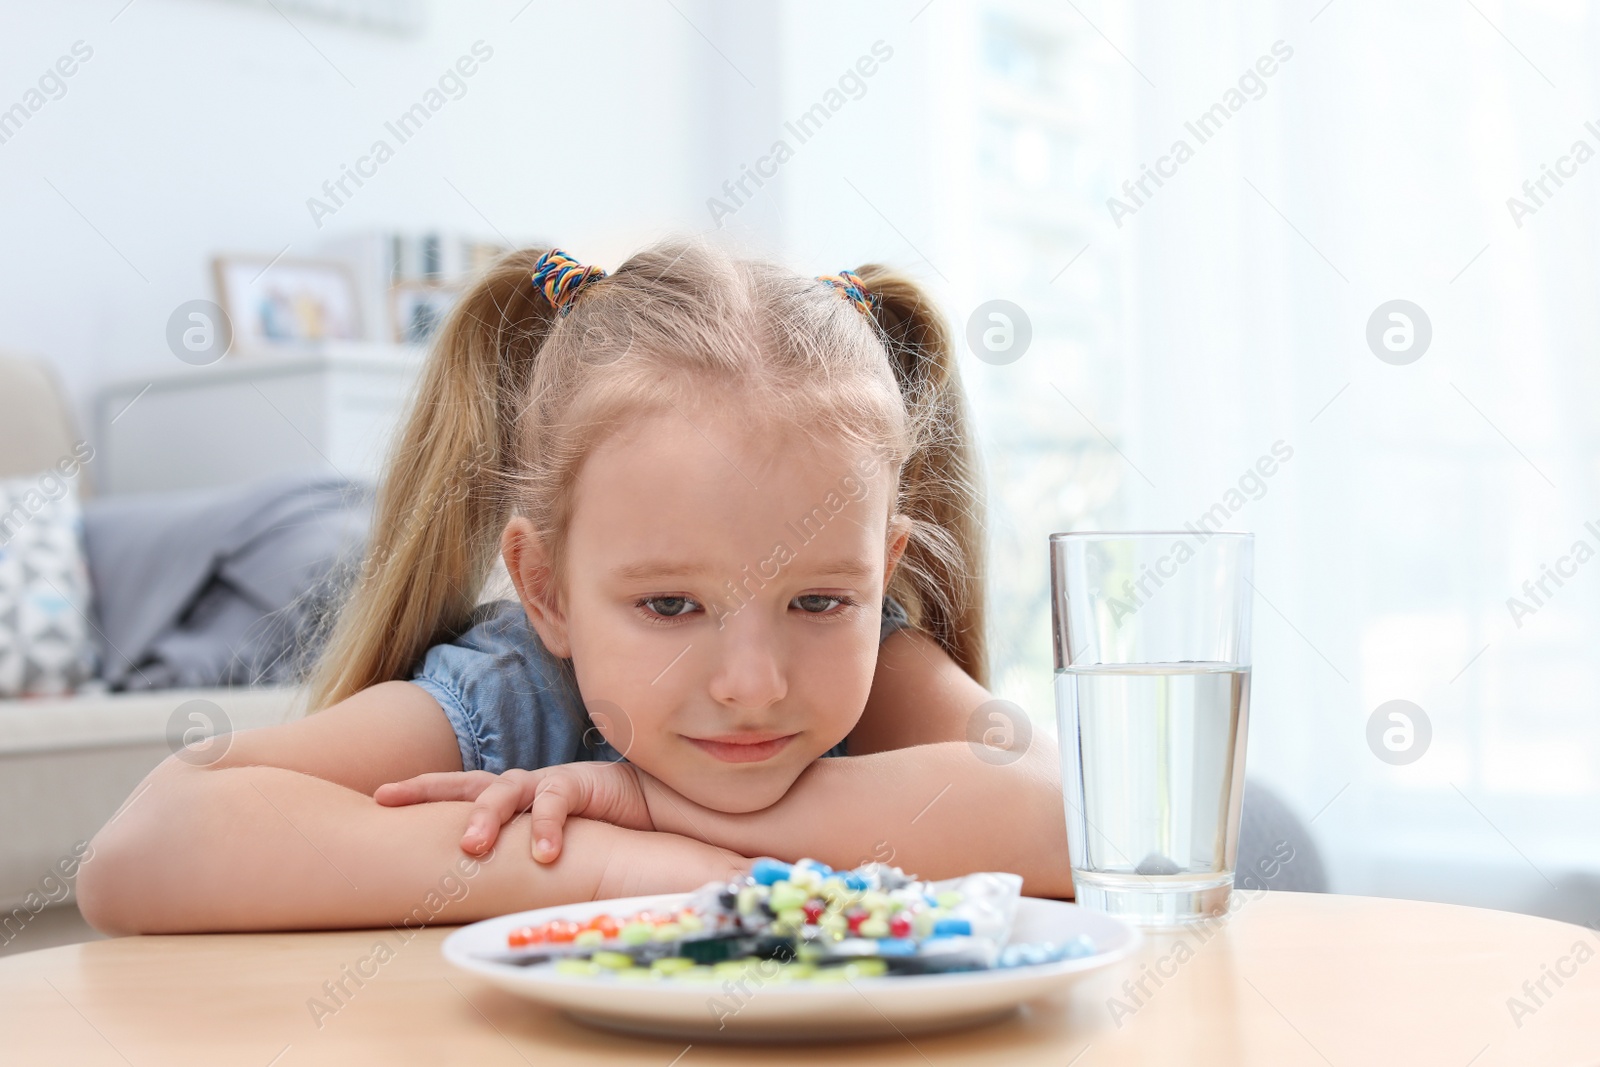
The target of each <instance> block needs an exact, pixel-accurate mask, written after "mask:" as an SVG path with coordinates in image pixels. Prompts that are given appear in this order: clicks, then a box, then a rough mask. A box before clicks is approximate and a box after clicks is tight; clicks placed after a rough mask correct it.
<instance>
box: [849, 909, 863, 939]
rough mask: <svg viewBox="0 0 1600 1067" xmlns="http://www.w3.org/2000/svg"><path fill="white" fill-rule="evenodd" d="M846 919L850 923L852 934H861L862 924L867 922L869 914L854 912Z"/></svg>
mask: <svg viewBox="0 0 1600 1067" xmlns="http://www.w3.org/2000/svg"><path fill="white" fill-rule="evenodd" d="M846 918H847V919H848V920H849V922H850V932H851V933H852V934H859V933H860V932H861V924H862V923H864V922H866V921H867V913H866V912H864V911H853V912H851V913H850V914H849V915H847V916H846Z"/></svg>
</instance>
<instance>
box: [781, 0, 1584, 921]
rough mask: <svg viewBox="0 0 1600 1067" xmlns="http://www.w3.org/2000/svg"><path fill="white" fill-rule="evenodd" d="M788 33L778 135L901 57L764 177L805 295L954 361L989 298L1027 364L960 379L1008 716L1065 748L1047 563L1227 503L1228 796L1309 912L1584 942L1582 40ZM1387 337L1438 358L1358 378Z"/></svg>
mask: <svg viewBox="0 0 1600 1067" xmlns="http://www.w3.org/2000/svg"><path fill="white" fill-rule="evenodd" d="M809 10H810V9H801V8H798V7H796V8H794V9H793V10H792V11H791V12H790V14H789V15H788V16H786V19H785V34H786V44H785V50H784V58H785V76H784V77H785V85H786V91H785V94H784V106H785V107H787V108H788V110H789V111H794V110H796V109H797V108H803V107H804V106H806V105H808V104H809V103H810V102H811V98H814V97H815V95H816V93H817V92H818V91H819V86H821V85H823V84H824V83H825V82H826V80H827V79H828V78H831V77H832V76H834V75H835V74H836V73H837V69H841V63H843V62H847V61H849V60H850V59H853V58H854V57H855V55H856V53H859V52H864V51H865V50H866V46H867V43H868V42H870V40H871V39H873V38H874V37H879V36H882V37H885V38H886V39H888V40H889V41H891V43H892V44H893V45H894V47H895V49H896V51H895V58H894V60H893V62H892V63H891V64H886V65H885V66H884V69H883V71H882V72H881V73H880V74H879V75H877V76H876V77H875V80H874V82H873V85H872V88H871V90H870V94H869V95H868V96H867V97H865V98H864V99H863V100H861V101H860V102H859V103H852V104H851V105H850V107H851V108H852V109H853V113H852V114H851V115H850V116H848V117H845V116H841V117H843V118H844V121H842V122H841V121H839V120H835V122H836V123H837V125H836V127H835V128H832V129H830V130H829V133H828V138H827V139H824V138H822V137H818V138H817V139H816V141H815V142H814V143H813V144H812V145H808V146H807V147H806V149H805V151H804V152H803V153H802V154H801V156H802V158H797V160H796V161H795V162H793V163H790V164H786V168H787V171H788V174H787V176H786V178H785V182H786V183H787V184H786V185H785V186H784V188H783V189H782V190H781V196H782V198H783V204H784V208H783V214H784V217H785V226H786V232H787V239H786V241H785V245H786V247H787V249H788V250H789V251H790V253H791V254H792V256H793V258H794V260H795V262H796V264H797V266H814V265H816V264H817V263H819V262H827V263H832V262H834V260H835V259H837V260H838V262H839V263H849V262H859V261H860V260H861V259H863V258H881V259H889V260H892V261H896V262H900V263H904V264H906V265H908V266H909V267H910V268H911V269H913V270H914V271H916V272H918V273H920V274H921V276H922V277H924V278H925V279H926V280H927V281H928V282H929V284H930V285H932V286H933V287H934V288H935V289H936V290H937V291H938V292H939V293H940V294H941V297H942V298H943V299H944V300H946V301H947V302H948V306H949V307H950V308H951V309H952V312H953V317H954V318H955V319H956V324H957V326H958V327H965V325H966V323H967V319H968V317H969V316H970V315H971V314H972V313H973V312H974V311H975V310H977V309H979V308H980V306H981V305H983V303H984V302H985V301H988V300H993V299H1005V300H1010V301H1012V302H1014V303H1015V304H1017V305H1018V306H1020V307H1021V308H1022V309H1023V310H1024V311H1025V313H1026V314H1027V316H1028V318H1029V320H1030V322H1031V325H1032V328H1033V334H1034V336H1033V340H1032V343H1031V345H1030V347H1029V349H1028V350H1027V352H1026V353H1025V354H1024V355H1023V356H1022V358H1020V359H1018V360H1016V361H1015V362H1012V363H1009V364H997V363H995V362H992V361H985V360H982V359H979V358H977V356H976V355H975V354H971V353H969V354H967V355H965V356H964V357H963V366H962V369H963V372H964V376H965V378H966V380H967V382H968V384H969V388H970V390H971V392H972V395H973V397H974V402H975V405H976V408H977V416H978V423H979V428H980V431H981V433H982V437H983V443H984V447H985V455H986V461H987V466H988V469H989V473H990V478H991V498H992V515H991V522H990V525H991V529H990V533H991V541H992V544H993V555H994V559H993V601H994V616H993V619H994V622H993V629H994V646H995V651H996V660H997V664H996V666H997V680H996V685H997V688H998V689H999V690H1000V691H1001V693H1002V694H1003V695H1005V696H1007V697H1008V698H1010V699H1013V700H1016V701H1017V702H1018V703H1021V704H1023V705H1024V707H1026V708H1027V709H1028V711H1029V712H1030V713H1031V714H1032V715H1033V717H1034V718H1035V719H1036V721H1037V722H1038V723H1039V725H1040V728H1041V729H1044V730H1051V729H1053V710H1052V707H1051V703H1050V700H1051V697H1050V689H1049V675H1050V662H1051V660H1050V652H1049V616H1048V608H1047V600H1046V598H1045V583H1046V581H1047V572H1046V568H1045V559H1046V557H1045V541H1044V539H1045V536H1046V535H1047V534H1048V533H1049V532H1051V531H1052V530H1061V529H1074V528H1078V529H1092V528H1102V529H1106V528H1172V527H1181V526H1183V525H1184V524H1185V523H1187V522H1191V521H1195V520H1197V519H1198V518H1199V517H1200V516H1201V515H1203V514H1205V513H1207V512H1208V511H1211V510H1212V509H1214V508H1216V507H1218V506H1219V505H1221V506H1222V507H1223V508H1224V510H1225V512H1226V513H1227V515H1228V521H1227V527H1228V528H1231V529H1243V530H1253V531H1255V532H1256V533H1257V535H1258V546H1257V552H1258V555H1257V577H1256V585H1257V587H1258V592H1259V595H1258V597H1257V600H1256V627H1255V664H1256V668H1255V688H1254V707H1253V709H1252V711H1253V715H1252V719H1253V721H1252V724H1251V739H1250V754H1249V768H1250V773H1251V775H1252V776H1254V777H1259V778H1260V779H1262V780H1264V781H1266V782H1267V783H1269V784H1271V785H1273V786H1275V787H1277V788H1278V789H1279V790H1280V791H1281V792H1282V793H1283V794H1284V795H1285V796H1286V797H1287V798H1288V799H1289V800H1290V801H1291V803H1292V804H1293V805H1294V806H1295V807H1296V808H1297V809H1298V810H1299V812H1300V813H1301V815H1302V817H1304V818H1306V819H1313V818H1314V819H1315V823H1314V830H1315V832H1316V834H1317V835H1318V837H1319V839H1320V840H1321V842H1322V844H1323V845H1324V846H1325V849H1326V851H1327V853H1328V855H1327V859H1328V861H1329V862H1328V867H1329V870H1330V872H1331V875H1332V878H1333V882H1334V888H1335V889H1337V890H1340V891H1344V892H1364V893H1375V894H1388V895H1401V896H1415V897H1422V898H1429V899H1437V900H1449V901H1459V902H1464V903H1476V904H1483V905H1488V906H1498V907H1506V908H1513V909H1520V910H1527V911H1533V912H1540V913H1544V914H1551V915H1557V916H1561V917H1564V918H1569V919H1574V920H1578V921H1586V922H1593V921H1596V920H1597V919H1600V906H1597V905H1596V904H1595V903H1593V902H1594V901H1595V899H1596V897H1597V893H1596V892H1595V890H1596V888H1597V887H1600V696H1597V694H1600V652H1597V649H1596V634H1597V633H1600V626H1597V624H1600V493H1597V492H1596V488H1597V486H1596V481H1597V476H1600V464H1597V458H1600V449H1597V444H1600V442H1597V441H1596V437H1597V424H1600V420H1597V419H1596V417H1595V416H1594V414H1593V412H1594V410H1595V408H1596V401H1597V400H1600V381H1597V378H1600V362H1597V360H1596V358H1595V352H1594V349H1595V338H1596V336H1597V332H1596V327H1597V323H1596V321H1595V319H1596V312H1595V300H1594V294H1595V292H1596V290H1597V289H1600V254H1597V248H1596V237H1597V235H1600V228H1597V221H1600V220H1597V213H1596V203H1597V197H1600V155H1597V156H1596V157H1595V158H1593V159H1590V158H1589V157H1588V155H1587V154H1586V152H1595V153H1600V94H1597V93H1596V91H1595V89H1596V86H1595V79H1594V75H1593V67H1594V64H1593V61H1592V58H1591V57H1592V56H1593V54H1594V45H1595V42H1596V36H1597V35H1596V32H1595V21H1596V19H1597V18H1600V16H1597V15H1594V14H1592V13H1590V12H1589V10H1588V9H1587V8H1586V7H1584V6H1582V5H1577V4H1573V3H1542V4H1533V5H1516V6H1512V5H1510V4H1501V3H1495V2H1493V0H1474V3H1470V4H1468V3H1453V2H1452V3H1430V4H1416V5H1412V4H1407V5H1378V4H1371V3H1363V2H1359V0H1333V2H1332V3H1331V4H1324V3H1322V2H1321V0H1309V2H1307V3H1303V4H1279V5H1272V6H1268V5H1257V4H1244V3H1239V4H1231V5H1211V4H1208V5H1204V6H1203V7H1192V6H1189V5H1182V4H1166V5H1161V6H1159V7H1157V6H1153V5H1152V6H1143V5H1141V6H1138V7H1134V6H1132V5H1120V4H1110V3H1095V2H1086V0H1080V2H1078V3H1076V4H1075V5H1058V4H1044V3H1037V2H1033V0H986V2H974V3H970V4H955V3H948V4H943V3H935V4H933V5H931V6H927V7H923V6H921V5H917V4H912V5H907V6H905V7H903V8H896V9H893V10H890V9H884V10H882V11H878V10H874V12H873V13H872V14H870V15H867V14H862V15H861V16H860V18H859V19H858V20H856V21H851V22H849V23H848V25H849V26H850V32H849V33H843V32H841V31H839V29H838V26H837V25H836V26H834V27H833V28H831V29H820V28H818V25H817V22H816V20H815V19H814V18H812V17H811V16H810V15H809V14H808V11H809ZM913 15H914V16H915V17H914V18H913V17H912V16H913ZM858 38H859V40H857V39H858ZM808 94H810V95H809V97H808ZM791 105H792V106H791ZM1202 119H1204V120H1205V121H1204V122H1202ZM1591 119H1593V120H1596V122H1595V128H1594V129H1591V128H1589V127H1588V126H1587V125H1586V123H1587V122H1589V121H1590V120H1591ZM1191 126H1192V127H1193V128H1192V129H1191ZM1179 141H1183V142H1185V143H1186V144H1187V147H1188V151H1187V152H1186V153H1179V152H1178V151H1177V150H1176V143H1177V142H1179ZM1578 141H1583V142H1585V143H1586V144H1587V146H1588V149H1587V150H1579V149H1578V148H1577V146H1576V142H1578ZM1180 154H1181V155H1182V156H1183V158H1182V159H1181V161H1180V160H1179V159H1178V158H1177V157H1178V155H1180ZM1580 156H1582V157H1583V162H1581V163H1580V162H1578V157H1580ZM1545 165H1548V166H1549V168H1551V169H1552V170H1554V171H1556V172H1557V177H1560V178H1561V181H1562V183H1563V184H1561V185H1559V186H1557V185H1556V184H1555V182H1554V180H1552V179H1550V178H1546V177H1545V173H1546V172H1545V170H1544V166H1545ZM1145 166H1148V167H1149V168H1151V169H1152V170H1154V171H1155V172H1156V173H1157V176H1160V177H1161V182H1160V184H1157V183H1156V181H1155V179H1154V178H1151V177H1147V176H1146V171H1145V169H1144V168H1145ZM1141 178H1143V179H1144V182H1143V185H1142V186H1141V185H1140V184H1139V183H1140V179H1141ZM1541 178H1544V187H1543V190H1542V191H1541V190H1540V187H1539V186H1538V185H1537V184H1536V185H1534V191H1535V192H1536V193H1537V194H1538V202H1537V203H1535V202H1534V201H1533V200H1532V199H1530V195H1529V194H1528V193H1527V192H1526V191H1525V190H1524V189H1523V183H1524V181H1532V182H1535V183H1537V182H1538V181H1539V180H1540V179H1541ZM1124 182H1128V183H1129V186H1130V187H1131V189H1132V192H1130V190H1129V189H1127V188H1124ZM1134 194H1137V199H1136V200H1135V199H1134ZM1513 196H1515V197H1518V198H1519V199H1521V200H1523V201H1524V202H1525V203H1528V204H1530V205H1531V206H1533V207H1534V209H1535V210H1534V211H1533V212H1532V213H1531V214H1527V213H1523V212H1521V211H1520V210H1519V212H1518V213H1517V214H1518V215H1520V216H1521V217H1520V222H1521V225H1520V227H1519V226H1518V224H1517V223H1518V221H1519V219H1518V218H1516V217H1514V216H1513V213H1512V212H1511V211H1510V210H1509V209H1508V206H1507V200H1508V198H1510V197H1513ZM1112 197H1116V198H1118V200H1119V201H1120V202H1121V206H1120V207H1118V208H1117V209H1116V210H1115V211H1113V210H1111V209H1110V208H1108V203H1107V202H1108V199H1110V198H1112ZM1130 209H1131V210H1130ZM1119 222H1120V226H1119V225H1118V223H1119ZM830 257H831V258H830ZM819 269H820V268H819ZM1394 300H1405V301H1409V302H1411V303H1412V304H1414V305H1416V307H1418V308H1420V309H1421V311H1422V314H1423V315H1425V316H1426V319H1427V322H1428V324H1429V326H1430V327H1431V341H1430V342H1429V344H1428V347H1427V349H1426V350H1425V351H1423V353H1422V355H1421V356H1420V358H1417V359H1415V360H1414V361H1412V362H1409V363H1403V364H1402V363H1397V362H1390V361H1385V360H1383V359H1380V358H1379V356H1378V354H1375V352H1374V349H1373V348H1372V347H1370V346H1369V343H1368V338H1367V334H1368V323H1369V319H1371V318H1372V317H1373V315H1374V312H1376V311H1377V310H1378V309H1379V307H1380V305H1384V304H1387V303H1388V302H1390V301H1394ZM1419 323H1420V317H1419V316H1416V315H1414V314H1413V315H1412V324H1413V327H1415V326H1417V325H1418V324H1419ZM1381 325H1385V326H1387V325H1393V322H1391V321H1390V320H1388V319H1387V318H1386V317H1384V318H1383V319H1382V323H1381ZM1379 348H1380V349H1382V345H1381V344H1380V346H1379ZM1383 351H1385V352H1386V353H1387V354H1388V355H1389V357H1390V358H1391V359H1397V358H1399V356H1397V354H1395V353H1392V352H1388V350H1386V349H1384V350H1383ZM1275 446H1276V447H1277V448H1278V453H1277V455H1278V457H1279V459H1278V462H1276V463H1275V464H1269V465H1270V466H1272V468H1273V473H1272V474H1271V475H1270V476H1268V477H1253V476H1252V475H1251V472H1252V471H1255V470H1257V467H1256V465H1257V463H1258V461H1259V460H1261V458H1262V457H1264V456H1272V455H1274V447H1275ZM1286 450H1287V451H1289V452H1292V455H1290V456H1289V458H1287V459H1281V456H1282V453H1283V452H1284V451H1286ZM1590 521H1593V522H1594V523H1595V526H1594V528H1593V529H1591V528H1589V527H1587V526H1586V523H1588V522H1590ZM1580 541H1581V542H1584V543H1585V544H1586V545H1587V548H1586V549H1584V550H1582V551H1580V550H1578V548H1577V543H1578V542H1580ZM1585 553H1588V554H1585ZM1579 556H1582V557H1583V561H1582V562H1579V561H1578V557H1579ZM1591 557H1592V558H1591ZM1546 565H1548V567H1549V568H1551V569H1552V570H1553V571H1555V572H1556V575H1557V577H1559V578H1560V581H1561V582H1562V583H1563V584H1561V585H1559V586H1558V585H1557V584H1556V583H1555V581H1554V580H1553V579H1551V578H1548V577H1545V575H1546V574H1547V572H1546V571H1545V570H1544V568H1545V566H1546ZM1563 572H1564V573H1563ZM1541 578H1543V579H1544V590H1543V591H1540V589H1539V586H1538V585H1537V583H1538V582H1539V581H1540V580H1541ZM1525 582H1530V583H1534V584H1533V586H1532V588H1533V592H1534V593H1535V594H1537V596H1538V598H1539V602H1538V603H1535V602H1534V601H1532V600H1531V599H1529V593H1528V591H1527V590H1525V588H1524V583H1525ZM1513 596H1516V597H1518V598H1519V600H1521V601H1523V602H1524V603H1526V604H1527V605H1528V606H1529V607H1530V608H1532V609H1533V610H1532V611H1531V612H1527V613H1522V612H1519V613H1518V614H1519V616H1520V617H1519V618H1513V615H1512V612H1511V611H1510V609H1508V606H1507V600H1508V598H1510V597H1513ZM1519 623H1520V625H1519ZM1392 700H1405V701H1409V702H1411V703H1412V704H1414V705H1415V706H1416V707H1417V708H1420V709H1421V712H1422V715H1423V716H1425V717H1426V719H1427V724H1428V728H1429V730H1430V732H1431V737H1430V739H1429V740H1428V742H1427V746H1426V748H1425V749H1419V748H1414V749H1413V751H1414V752H1415V751H1419V750H1420V751H1421V755H1420V756H1418V757H1417V758H1416V759H1414V760H1413V761H1411V762H1409V763H1391V762H1386V761H1385V760H1383V759H1380V758H1379V755H1378V754H1377V753H1376V752H1375V750H1374V749H1373V747H1371V746H1370V745H1369V742H1368V723H1369V719H1370V718H1371V717H1372V715H1373V713H1374V711H1375V710H1376V709H1377V708H1378V707H1379V706H1380V705H1383V704H1385V703H1386V702H1388V701H1392ZM1413 718H1414V719H1415V718H1416V716H1413ZM1420 726H1421V723H1420V722H1413V727H1414V728H1416V729H1418V730H1420ZM1414 737H1416V738H1420V732H1419V733H1416V734H1414ZM1414 743H1415V744H1418V745H1420V741H1416V742H1414ZM1379 749H1382V745H1381V743H1380V745H1379Z"/></svg>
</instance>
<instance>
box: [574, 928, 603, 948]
mask: <svg viewBox="0 0 1600 1067" xmlns="http://www.w3.org/2000/svg"><path fill="white" fill-rule="evenodd" d="M605 940H606V935H605V934H602V933H601V932H600V931H599V930H584V931H583V932H581V933H579V934H578V936H577V937H575V938H573V939H572V943H573V944H574V945H583V946H589V945H602V944H605Z"/></svg>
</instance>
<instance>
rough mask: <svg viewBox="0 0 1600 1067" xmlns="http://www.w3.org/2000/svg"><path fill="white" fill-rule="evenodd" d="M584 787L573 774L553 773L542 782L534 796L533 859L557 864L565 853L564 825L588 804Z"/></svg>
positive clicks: (530, 837)
mask: <svg viewBox="0 0 1600 1067" xmlns="http://www.w3.org/2000/svg"><path fill="white" fill-rule="evenodd" d="M582 793H583V786H582V784H581V783H580V781H579V780H578V779H577V778H575V777H574V776H571V775H553V776H551V777H550V778H547V779H545V781H544V782H543V783H541V784H540V785H539V786H538V788H537V789H536V791H535V792H534V796H533V829H532V830H531V831H530V832H529V835H528V836H529V839H530V840H531V841H532V842H533V858H534V859H535V860H537V861H538V862H540V863H554V862H555V861H556V858H557V857H558V856H560V855H561V828H562V827H563V826H564V825H566V821H567V816H568V815H569V814H570V813H572V812H574V811H581V810H582V809H583V806H584V798H583V796H582Z"/></svg>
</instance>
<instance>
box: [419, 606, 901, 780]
mask: <svg viewBox="0 0 1600 1067" xmlns="http://www.w3.org/2000/svg"><path fill="white" fill-rule="evenodd" d="M907 625H908V622H907V619H906V612H905V609H904V608H903V607H901V606H900V604H899V603H898V602H896V601H895V600H894V599H893V598H892V597H884V599H883V621H882V624H881V626H880V628H879V631H878V640H879V641H880V642H881V641H883V640H884V639H886V638H887V637H888V636H889V635H890V634H891V633H893V632H894V631H895V630H898V629H901V628H902V627H905V626H907ZM411 681H412V683H413V684H415V685H418V686H421V687H422V688H423V689H424V690H425V691H426V692H427V693H428V695H429V696H431V697H433V698H434V699H435V700H437V701H438V702H439V707H441V708H443V709H444V714H445V718H447V719H449V720H450V725H451V727H452V728H453V729H454V730H455V732H456V741H457V742H458V743H459V744H460V746H461V769H462V770H465V771H477V770H483V771H491V772H493V773H495V774H499V773H501V772H502V771H507V770H510V769H512V768H514V767H520V768H522V769H524V770H536V769H538V768H540V767H552V766H555V765H556V764H560V763H574V762H577V761H579V760H606V761H608V762H613V763H614V762H616V761H618V760H621V759H622V758H623V756H622V753H621V752H618V751H617V750H616V749H615V748H613V747H612V746H611V744H610V743H609V742H607V741H606V740H605V738H604V737H602V736H601V734H600V730H599V729H598V728H596V726H595V722H594V717H592V716H591V714H590V712H591V710H592V711H593V712H594V716H601V715H603V714H605V707H604V705H603V703H601V702H597V704H596V706H595V707H594V708H593V709H586V708H585V707H584V703H583V700H582V699H581V698H580V697H579V695H578V688H577V685H576V682H575V681H574V679H573V675H572V667H571V664H570V662H568V661H567V660H562V659H558V658H556V657H555V656H553V655H551V654H550V653H549V652H548V651H547V650H546V649H545V647H544V643H543V642H541V641H540V640H539V635H538V634H537V633H535V632H534V629H533V627H532V626H530V625H529V623H528V616H527V613H526V612H524V611H523V609H522V605H521V604H519V603H517V602H516V601H515V600H497V601H494V602H493V603H489V604H483V605H480V606H479V607H478V609H477V611H475V612H474V613H473V616H472V620H471V623H470V625H469V628H468V629H467V630H466V632H465V633H463V634H462V635H461V636H460V637H458V638H456V639H455V640H454V641H451V642H449V643H448V644H442V645H434V646H433V647H432V648H430V649H428V651H427V652H426V653H425V654H424V655H423V657H422V662H421V664H420V665H419V666H418V667H417V669H416V673H415V674H414V676H413V677H412V678H411ZM625 747H626V746H625ZM845 754H846V753H845V743H844V742H843V741H841V742H839V743H838V744H837V745H835V746H834V747H833V748H831V749H829V750H828V752H827V753H826V755H829V756H843V755H845Z"/></svg>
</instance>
